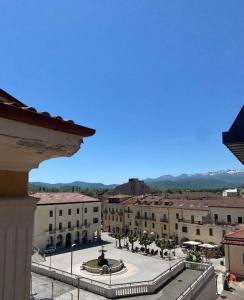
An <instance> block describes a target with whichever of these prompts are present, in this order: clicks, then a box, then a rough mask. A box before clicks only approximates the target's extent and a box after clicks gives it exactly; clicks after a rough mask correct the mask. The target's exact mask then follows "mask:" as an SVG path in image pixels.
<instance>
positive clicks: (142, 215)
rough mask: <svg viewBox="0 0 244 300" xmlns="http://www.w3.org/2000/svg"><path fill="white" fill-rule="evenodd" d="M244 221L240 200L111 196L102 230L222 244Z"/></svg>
mask: <svg viewBox="0 0 244 300" xmlns="http://www.w3.org/2000/svg"><path fill="white" fill-rule="evenodd" d="M243 221H244V201H243V199H241V198H214V197H204V198H202V199H201V198H200V197H198V199H189V198H187V197H186V196H184V195H183V198H177V199H174V197H173V195H171V197H170V198H168V197H165V196H136V197H130V196H128V195H127V196H126V195H117V196H116V195H114V196H110V197H109V198H108V199H107V200H105V201H104V203H103V230H104V231H110V232H124V233H127V234H129V233H135V234H139V235H140V234H142V233H143V232H147V233H153V234H154V235H155V237H156V238H163V237H164V238H172V239H174V240H175V242H176V243H178V244H181V243H182V242H184V241H186V240H199V241H201V242H204V243H214V244H218V245H220V244H221V241H222V239H223V237H224V235H225V234H226V233H228V232H230V231H232V230H234V229H236V228H238V225H239V224H242V223H243Z"/></svg>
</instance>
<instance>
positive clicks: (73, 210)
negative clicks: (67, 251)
mask: <svg viewBox="0 0 244 300" xmlns="http://www.w3.org/2000/svg"><path fill="white" fill-rule="evenodd" d="M34 196H35V197H37V198H40V201H39V202H38V203H37V209H36V212H35V226H34V244H35V245H36V246H37V247H38V248H39V249H41V250H44V249H47V248H49V247H54V248H63V247H71V245H72V244H82V243H90V242H93V241H95V240H98V239H99V238H100V228H101V201H100V200H98V199H96V198H92V197H88V196H85V195H82V194H78V193H37V194H34Z"/></svg>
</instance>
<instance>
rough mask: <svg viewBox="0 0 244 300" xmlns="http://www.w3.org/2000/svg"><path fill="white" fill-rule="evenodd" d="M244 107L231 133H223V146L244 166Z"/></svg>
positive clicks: (232, 126)
mask: <svg viewBox="0 0 244 300" xmlns="http://www.w3.org/2000/svg"><path fill="white" fill-rule="evenodd" d="M243 132H244V106H243V107H242V108H241V110H240V112H239V114H238V115H237V117H236V119H235V121H234V122H233V124H232V125H231V127H230V129H229V131H227V132H223V144H225V146H226V147H227V148H229V150H230V151H231V152H232V153H233V154H234V155H235V156H236V158H237V159H239V161H240V162H241V163H242V164H244V134H243Z"/></svg>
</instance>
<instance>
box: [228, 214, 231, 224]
mask: <svg viewBox="0 0 244 300" xmlns="http://www.w3.org/2000/svg"><path fill="white" fill-rule="evenodd" d="M227 222H228V223H231V215H227Z"/></svg>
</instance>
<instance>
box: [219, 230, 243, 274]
mask: <svg viewBox="0 0 244 300" xmlns="http://www.w3.org/2000/svg"><path fill="white" fill-rule="evenodd" d="M222 243H223V244H224V245H225V263H226V270H227V271H229V272H230V273H233V274H235V275H237V277H238V279H243V278H244V229H240V230H237V231H234V232H231V233H229V234H227V235H226V236H225V238H224V240H223V242H222Z"/></svg>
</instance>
